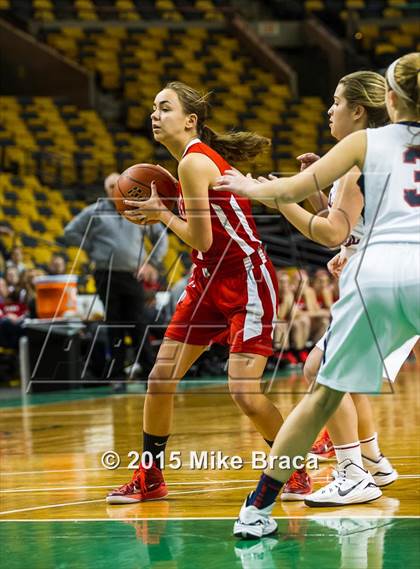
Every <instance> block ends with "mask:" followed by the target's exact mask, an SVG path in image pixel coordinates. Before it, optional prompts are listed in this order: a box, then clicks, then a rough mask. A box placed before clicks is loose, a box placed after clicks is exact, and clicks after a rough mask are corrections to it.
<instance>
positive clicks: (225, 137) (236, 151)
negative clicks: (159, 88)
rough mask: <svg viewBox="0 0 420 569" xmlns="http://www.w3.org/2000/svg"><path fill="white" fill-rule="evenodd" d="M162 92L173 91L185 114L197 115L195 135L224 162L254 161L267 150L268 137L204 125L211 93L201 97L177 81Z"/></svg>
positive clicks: (269, 141) (168, 84)
mask: <svg viewBox="0 0 420 569" xmlns="http://www.w3.org/2000/svg"><path fill="white" fill-rule="evenodd" d="M165 89H172V91H175V93H176V94H177V96H178V99H179V101H180V103H181V105H182V108H183V111H184V113H185V114H187V115H189V114H195V115H197V135H198V136H199V137H200V139H201V140H202V141H203V142H204V143H205V144H208V145H209V146H210V147H211V148H213V150H215V151H216V152H218V153H219V154H220V155H221V156H222V157H223V158H224V159H225V160H226V161H227V162H241V161H243V160H247V159H249V158H254V157H255V156H257V155H258V154H260V153H261V152H263V151H265V150H267V149H268V148H269V147H270V145H271V140H270V139H269V138H266V137H265V136H260V135H259V134H256V133H254V132H229V133H218V132H215V131H214V130H212V129H211V128H210V127H208V126H207V125H206V124H205V122H206V120H207V117H208V112H209V107H210V105H209V102H208V99H209V97H210V93H207V94H204V95H203V94H200V93H199V92H198V91H196V90H195V89H193V88H192V87H189V86H188V85H186V84H185V83H181V82H180V81H171V82H170V83H167V84H166V85H165Z"/></svg>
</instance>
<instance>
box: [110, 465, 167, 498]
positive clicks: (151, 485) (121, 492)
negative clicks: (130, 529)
mask: <svg viewBox="0 0 420 569" xmlns="http://www.w3.org/2000/svg"><path fill="white" fill-rule="evenodd" d="M167 494H168V488H167V486H166V483H165V480H164V478H163V474H162V471H161V470H159V468H158V467H157V466H156V465H155V464H153V465H152V466H151V468H147V469H146V468H143V467H142V466H140V468H139V469H138V470H136V471H135V472H134V474H133V478H132V479H131V482H128V484H123V486H120V488H117V489H116V490H113V491H112V492H110V493H109V494H108V496H107V497H106V501H107V503H108V504H132V503H133V502H144V501H145V500H160V499H161V498H164V497H165V496H167Z"/></svg>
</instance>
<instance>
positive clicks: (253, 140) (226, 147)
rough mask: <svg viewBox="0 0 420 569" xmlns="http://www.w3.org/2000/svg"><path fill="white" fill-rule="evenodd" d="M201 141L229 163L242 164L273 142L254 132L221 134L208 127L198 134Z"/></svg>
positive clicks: (266, 148) (204, 127)
mask: <svg viewBox="0 0 420 569" xmlns="http://www.w3.org/2000/svg"><path fill="white" fill-rule="evenodd" d="M198 134H199V136H200V139H201V140H202V141H203V142H204V143H205V144H207V145H208V146H210V147H211V148H213V150H215V151H216V152H218V153H219V154H220V155H221V156H222V157H223V158H224V159H225V160H226V161H227V162H232V163H235V162H242V161H244V160H248V159H249V158H255V156H257V155H258V154H260V153H262V152H265V151H267V150H268V148H270V146H271V140H270V139H269V138H266V137H265V136H260V135H259V134H256V133H254V132H229V133H223V134H219V133H218V132H215V131H214V130H212V129H211V128H210V127H208V126H207V125H203V127H202V129H201V132H199V133H198Z"/></svg>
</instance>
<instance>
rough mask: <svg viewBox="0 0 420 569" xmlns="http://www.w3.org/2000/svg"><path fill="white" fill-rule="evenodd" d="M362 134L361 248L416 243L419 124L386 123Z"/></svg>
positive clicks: (419, 223)
mask: <svg viewBox="0 0 420 569" xmlns="http://www.w3.org/2000/svg"><path fill="white" fill-rule="evenodd" d="M366 133H367V150H366V158H365V163H364V167H363V174H364V190H365V191H364V194H365V211H364V222H365V236H364V238H363V239H362V242H361V246H366V245H367V244H369V245H372V244H377V243H413V244H420V123H414V122H402V123H396V124H390V125H387V126H384V127H381V128H375V129H367V130H366ZM415 145H417V148H415Z"/></svg>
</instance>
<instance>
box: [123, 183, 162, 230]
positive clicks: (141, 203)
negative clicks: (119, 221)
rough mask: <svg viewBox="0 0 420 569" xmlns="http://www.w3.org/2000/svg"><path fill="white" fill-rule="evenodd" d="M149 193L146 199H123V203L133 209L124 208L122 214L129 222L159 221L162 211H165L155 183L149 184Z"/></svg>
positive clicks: (141, 223) (140, 223)
mask: <svg viewBox="0 0 420 569" xmlns="http://www.w3.org/2000/svg"><path fill="white" fill-rule="evenodd" d="M150 188H151V193H150V198H149V199H147V200H124V204H125V205H128V206H131V207H134V208H135V209H126V210H125V211H124V216H125V217H126V218H127V219H128V220H129V221H131V222H133V223H137V224H138V225H144V224H145V223H147V222H149V221H159V220H160V217H161V215H162V212H163V211H167V208H166V207H165V206H164V204H163V202H162V200H161V199H160V197H159V194H158V193H157V189H156V183H155V182H152V183H151V184H150Z"/></svg>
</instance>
